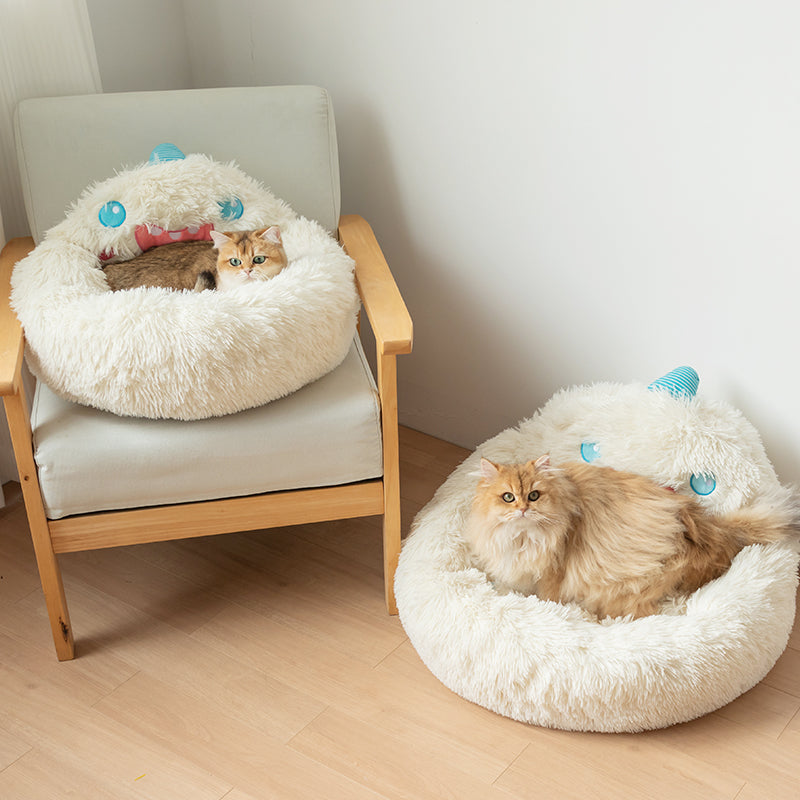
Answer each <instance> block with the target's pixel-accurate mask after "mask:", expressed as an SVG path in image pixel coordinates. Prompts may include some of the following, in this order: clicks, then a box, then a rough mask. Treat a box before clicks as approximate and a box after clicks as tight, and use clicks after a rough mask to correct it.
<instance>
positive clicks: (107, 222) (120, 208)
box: [97, 200, 127, 228]
mask: <svg viewBox="0 0 800 800" xmlns="http://www.w3.org/2000/svg"><path fill="white" fill-rule="evenodd" d="M126 216H127V214H126V213H125V206H124V205H122V203H118V202H117V201H116V200H112V201H111V202H110V203H106V204H105V205H104V206H103V207H102V208H101V209H100V213H99V214H98V215H97V218H98V219H99V220H100V224H101V225H103V226H104V227H106V228H119V226H120V225H122V223H123V222H125V217H126Z"/></svg>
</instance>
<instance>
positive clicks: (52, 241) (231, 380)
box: [11, 145, 359, 420]
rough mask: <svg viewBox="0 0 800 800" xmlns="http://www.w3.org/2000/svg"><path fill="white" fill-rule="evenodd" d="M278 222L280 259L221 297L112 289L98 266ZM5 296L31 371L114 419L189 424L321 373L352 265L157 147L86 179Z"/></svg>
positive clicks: (319, 232)
mask: <svg viewBox="0 0 800 800" xmlns="http://www.w3.org/2000/svg"><path fill="white" fill-rule="evenodd" d="M270 224H277V225H279V226H280V228H281V232H282V235H283V242H284V246H285V249H286V254H287V256H288V259H289V266H288V267H287V268H286V269H285V270H283V272H282V273H281V274H280V275H278V276H277V277H275V278H273V279H272V280H270V281H266V282H259V283H254V284H249V285H247V286H242V287H240V288H236V289H233V290H230V291H227V292H216V291H206V292H197V293H195V292H175V291H170V290H167V289H160V288H147V289H133V290H128V291H121V292H111V290H110V289H109V287H108V285H107V283H106V280H105V276H104V274H103V271H102V269H101V263H102V262H103V261H106V260H111V259H113V260H115V261H124V260H127V259H129V258H132V257H134V256H136V255H138V254H139V253H140V252H142V250H144V249H148V248H149V247H151V246H157V245H158V244H164V243H168V242H170V241H177V240H181V239H208V238H210V237H209V231H210V229H211V228H212V227H213V228H215V229H216V230H252V229H257V228H260V227H265V226H267V225H270ZM11 302H12V305H13V308H14V310H15V311H16V313H17V316H18V317H19V320H20V322H21V323H22V326H23V328H24V331H25V337H26V341H27V345H28V350H27V358H28V363H29V365H30V367H31V369H32V371H33V372H34V374H36V375H37V377H38V378H40V379H41V380H43V381H44V382H45V383H47V384H48V385H49V386H50V387H51V388H52V389H53V390H54V391H55V392H57V393H58V394H60V395H62V396H64V397H66V398H67V399H69V400H72V401H74V402H78V403H82V404H84V405H90V406H94V407H96V408H100V409H103V410H106V411H112V412H114V413H116V414H119V415H123V416H136V417H150V418H172V419H185V420H188V419H201V418H204V417H211V416H219V415H223V414H229V413H233V412H236V411H240V410H243V409H246V408H252V407H255V406H259V405H262V404H264V403H266V402H268V401H270V400H274V399H277V398H279V397H282V396H284V395H287V394H289V393H291V392H293V391H295V390H296V389H299V388H300V387H301V386H304V385H305V384H307V383H310V382H311V381H313V380H316V379H317V378H320V377H322V376H323V375H324V374H326V373H327V372H329V371H330V370H332V369H333V368H334V367H336V366H338V364H339V363H340V362H341V361H342V360H343V359H344V356H345V355H346V353H347V351H348V349H349V347H350V344H351V341H352V338H353V335H354V332H355V322H356V311H357V309H358V303H359V301H358V295H357V292H356V288H355V282H354V276H353V262H352V260H351V259H350V258H349V257H348V256H347V255H346V254H345V253H344V251H343V250H342V249H341V248H340V246H339V245H338V243H337V242H336V241H335V240H334V239H333V238H332V237H331V236H330V235H329V234H328V233H327V232H326V231H325V230H324V229H323V228H322V227H321V226H320V225H318V224H317V223H315V222H313V221H310V220H308V219H305V218H303V217H299V216H298V215H297V214H295V213H294V212H293V211H292V209H291V208H289V206H288V205H286V203H284V202H283V201H281V200H279V199H277V198H275V197H274V196H273V195H272V194H271V193H270V192H269V191H268V190H267V189H266V188H264V187H263V186H261V185H260V184H259V183H257V182H256V181H255V180H253V179H252V178H250V177H248V176H247V175H245V174H244V173H243V172H242V171H241V170H239V169H238V168H237V167H235V166H234V165H230V164H228V165H225V164H219V163H216V162H214V161H213V160H212V159H210V158H208V157H206V156H203V155H199V154H193V155H189V156H184V155H183V153H181V152H180V151H179V150H178V149H177V148H176V147H174V146H172V145H159V146H158V147H157V148H155V150H154V151H153V153H152V154H151V157H150V161H148V162H146V163H143V164H141V165H139V166H137V167H135V168H133V169H129V170H126V171H122V172H120V173H118V174H116V175H115V176H113V177H111V178H109V179H108V180H106V181H103V182H101V183H98V184H95V185H94V186H92V187H89V188H88V189H87V190H86V191H85V192H84V194H83V195H82V196H81V198H80V199H79V200H78V201H77V203H76V204H75V205H74V206H73V208H72V209H71V210H70V212H69V213H68V215H67V217H66V219H65V220H64V221H63V222H61V223H60V224H58V225H56V226H55V227H53V228H51V229H50V230H49V231H48V232H47V234H46V235H45V237H44V239H43V241H42V242H41V243H40V244H39V245H38V246H37V247H36V248H35V249H34V250H33V252H32V253H31V254H30V255H29V256H28V257H27V258H25V259H23V260H22V261H20V262H19V264H17V266H16V267H15V269H14V273H13V276H12V295H11Z"/></svg>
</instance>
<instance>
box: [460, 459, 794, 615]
mask: <svg viewBox="0 0 800 800" xmlns="http://www.w3.org/2000/svg"><path fill="white" fill-rule="evenodd" d="M797 530H798V515H797V510H796V507H795V500H794V499H793V498H789V499H787V500H784V501H781V502H780V503H778V504H777V505H776V506H775V507H772V508H770V509H766V508H759V509H755V508H754V509H741V510H740V511H737V512H734V513H731V514H727V515H724V516H718V517H715V516H711V515H710V514H708V513H707V512H706V511H705V510H704V509H703V508H702V507H701V506H700V505H699V503H697V502H696V501H695V500H694V499H692V498H691V497H686V496H684V495H681V494H676V493H675V492H672V491H670V490H668V489H665V488H662V487H660V486H658V485H657V484H656V483H654V482H652V481H651V480H649V479H648V478H645V477H642V476H640V475H635V474H632V473H629V472H621V471H617V470H614V469H611V468H610V467H600V466H596V465H593V466H592V465H589V464H580V463H569V464H564V465H563V466H561V467H554V466H551V464H550V458H549V456H547V455H545V456H542V457H541V458H539V459H538V460H536V461H530V462H528V463H527V464H514V465H510V466H504V465H498V464H494V463H492V462H491V461H488V460H487V459H482V460H481V481H480V483H479V485H478V489H477V491H476V494H475V498H474V501H473V504H472V508H471V511H470V515H469V518H468V520H467V525H466V528H465V538H466V540H467V543H468V544H469V546H470V548H471V549H472V552H473V554H474V556H475V559H476V563H477V564H478V565H479V566H480V567H481V569H483V570H484V571H485V572H486V574H487V575H488V577H489V578H490V580H492V581H493V582H494V583H495V584H496V585H498V587H500V588H506V589H511V590H514V591H518V592H521V593H523V594H536V595H537V596H538V597H540V598H542V599H544V600H555V601H559V602H575V603H578V604H579V605H581V606H583V607H584V608H585V609H587V610H588V611H590V612H592V613H594V614H596V615H597V616H598V617H600V618H602V617H606V616H610V617H617V616H625V615H628V614H630V615H632V616H633V617H641V616H646V615H648V614H653V613H655V612H656V611H658V609H659V605H660V603H661V602H662V601H664V600H665V599H666V598H668V597H670V596H673V595H681V594H688V593H690V592H693V591H694V590H695V589H698V588H699V587H700V586H702V585H703V584H705V583H707V582H708V581H710V580H712V579H713V578H716V577H719V576H720V575H721V574H722V573H723V572H725V570H726V569H727V568H728V567H729V566H730V563H731V559H732V558H733V556H735V555H736V553H738V552H739V551H740V550H741V549H742V548H743V547H744V546H745V545H748V544H755V543H766V542H773V541H778V540H780V539H783V538H785V537H787V536H789V535H791V534H792V533H794V532H796V531H797Z"/></svg>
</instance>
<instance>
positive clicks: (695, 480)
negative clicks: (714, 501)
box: [689, 473, 717, 497]
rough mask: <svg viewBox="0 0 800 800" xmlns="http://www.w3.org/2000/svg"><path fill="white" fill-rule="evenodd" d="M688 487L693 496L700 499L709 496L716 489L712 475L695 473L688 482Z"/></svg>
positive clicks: (715, 482)
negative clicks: (696, 495) (690, 488)
mask: <svg viewBox="0 0 800 800" xmlns="http://www.w3.org/2000/svg"><path fill="white" fill-rule="evenodd" d="M689 486H691V487H692V491H693V492H694V493H695V494H699V495H701V496H702V497H705V496H706V495H709V494H711V492H713V491H714V489H716V488H717V481H716V480H715V479H714V476H713V475H706V474H704V473H700V474H698V473H695V474H694V475H692V477H691V478H690V480H689Z"/></svg>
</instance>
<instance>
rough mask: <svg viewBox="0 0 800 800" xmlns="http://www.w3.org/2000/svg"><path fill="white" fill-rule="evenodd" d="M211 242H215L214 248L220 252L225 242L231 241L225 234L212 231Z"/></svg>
mask: <svg viewBox="0 0 800 800" xmlns="http://www.w3.org/2000/svg"><path fill="white" fill-rule="evenodd" d="M211 241H212V242H214V247H216V248H217V250H219V248H220V247H222V245H224V244H225V242H229V241H230V237H228V236H226V235H225V234H224V233H220V232H219V231H211Z"/></svg>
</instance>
